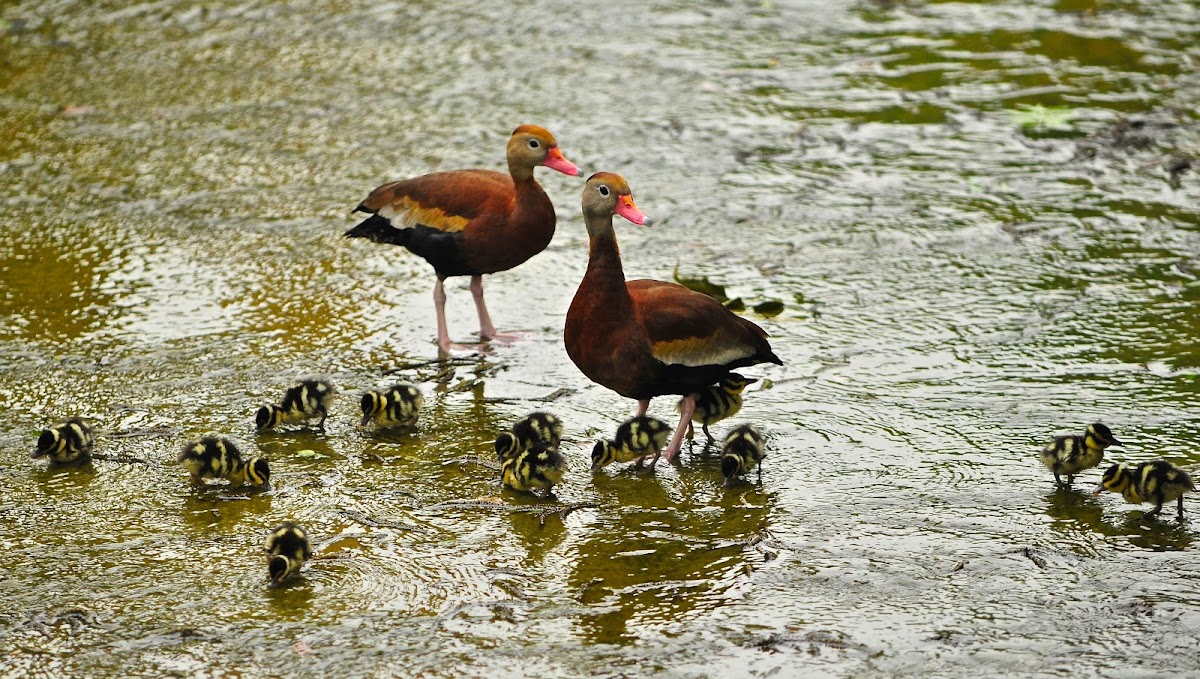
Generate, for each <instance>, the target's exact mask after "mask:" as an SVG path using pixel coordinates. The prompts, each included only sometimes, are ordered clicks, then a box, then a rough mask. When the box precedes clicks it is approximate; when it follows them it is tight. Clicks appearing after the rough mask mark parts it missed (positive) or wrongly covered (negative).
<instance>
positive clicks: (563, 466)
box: [496, 412, 567, 497]
mask: <svg viewBox="0 0 1200 679" xmlns="http://www.w3.org/2000/svg"><path fill="white" fill-rule="evenodd" d="M562 433H563V425H562V420H560V419H559V418H558V417H557V416H555V415H552V414H550V413H546V412H534V413H530V414H529V415H526V416H525V417H522V418H521V419H520V420H517V422H516V423H515V424H513V426H512V429H511V430H509V431H506V432H503V433H501V434H500V435H499V436H497V437H496V459H497V460H499V461H500V480H501V482H503V483H504V485H506V486H508V487H509V488H512V489H513V490H518V491H530V492H532V491H535V490H544V493H543V495H542V497H548V496H549V495H550V492H551V489H552V488H553V487H554V486H555V485H558V484H560V483H562V479H563V475H564V474H565V473H566V471H567V460H566V458H565V457H563V456H562V454H561V453H559V452H558V448H559V445H560V444H561V443H562Z"/></svg>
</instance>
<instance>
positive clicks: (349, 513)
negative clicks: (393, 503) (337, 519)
mask: <svg viewBox="0 0 1200 679" xmlns="http://www.w3.org/2000/svg"><path fill="white" fill-rule="evenodd" d="M337 513H338V514H339V515H340V516H344V517H346V518H347V519H350V520H351V521H353V522H355V523H359V524H362V525H364V526H367V527H368V528H395V529H397V530H418V527H417V526H414V525H412V524H406V523H399V522H397V521H383V520H380V519H376V518H373V517H370V516H367V515H366V514H363V513H362V512H360V511H356V510H353V509H339V510H337Z"/></svg>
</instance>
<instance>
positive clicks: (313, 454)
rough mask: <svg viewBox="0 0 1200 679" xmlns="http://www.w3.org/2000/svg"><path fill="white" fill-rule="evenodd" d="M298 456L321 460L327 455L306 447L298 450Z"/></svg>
mask: <svg viewBox="0 0 1200 679" xmlns="http://www.w3.org/2000/svg"><path fill="white" fill-rule="evenodd" d="M296 457H308V458H312V459H314V460H319V459H321V458H323V457H325V456H324V455H322V454H320V453H318V452H317V451H315V450H313V449H311V448H305V449H304V450H300V451H297V452H296Z"/></svg>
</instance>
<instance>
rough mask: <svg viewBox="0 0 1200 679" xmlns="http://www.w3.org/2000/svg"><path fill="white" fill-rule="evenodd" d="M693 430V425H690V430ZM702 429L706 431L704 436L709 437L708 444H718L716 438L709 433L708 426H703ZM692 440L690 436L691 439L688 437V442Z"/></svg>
mask: <svg viewBox="0 0 1200 679" xmlns="http://www.w3.org/2000/svg"><path fill="white" fill-rule="evenodd" d="M691 428H692V425H691V424H689V425H688V429H691ZM701 429H703V430H704V435H705V436H707V437H708V442H709V443H716V442H717V440H716V439H715V438H713V435H712V434H711V433H709V431H708V425H707V424H705V425H703V426H702V427H701ZM691 439H692V437H691V436H689V437H688V440H689V441H690V440H691Z"/></svg>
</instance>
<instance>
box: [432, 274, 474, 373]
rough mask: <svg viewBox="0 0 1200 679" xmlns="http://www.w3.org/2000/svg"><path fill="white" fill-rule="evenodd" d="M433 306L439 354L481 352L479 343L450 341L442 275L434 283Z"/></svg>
mask: <svg viewBox="0 0 1200 679" xmlns="http://www.w3.org/2000/svg"><path fill="white" fill-rule="evenodd" d="M433 306H434V309H435V310H436V311H437V343H438V356H440V357H446V356H449V355H450V353H451V352H452V351H455V352H460V353H462V352H467V353H476V354H477V353H479V346H478V345H469V344H454V343H453V342H451V341H450V331H449V329H447V327H446V288H445V287H444V286H443V284H442V277H441V276H438V279H437V282H436V283H434V284H433Z"/></svg>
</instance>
